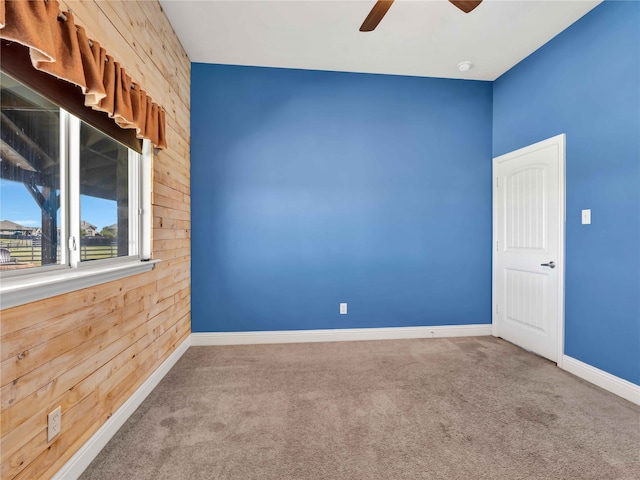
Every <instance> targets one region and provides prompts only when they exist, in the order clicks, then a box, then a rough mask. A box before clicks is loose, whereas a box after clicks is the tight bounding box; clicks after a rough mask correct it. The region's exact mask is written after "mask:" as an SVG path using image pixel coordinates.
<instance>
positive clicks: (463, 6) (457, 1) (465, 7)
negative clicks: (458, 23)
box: [449, 0, 482, 13]
mask: <svg viewBox="0 0 640 480" xmlns="http://www.w3.org/2000/svg"><path fill="white" fill-rule="evenodd" d="M449 1H450V2H451V3H453V4H454V5H455V6H456V7H458V8H459V9H460V10H462V11H463V12H464V13H469V12H470V11H471V10H473V9H474V8H476V7H477V6H478V5H480V4H481V3H482V0H476V1H466V0H449Z"/></svg>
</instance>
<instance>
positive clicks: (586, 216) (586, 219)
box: [582, 209, 591, 225]
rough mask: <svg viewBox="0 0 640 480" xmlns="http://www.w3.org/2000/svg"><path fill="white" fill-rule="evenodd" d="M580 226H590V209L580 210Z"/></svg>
mask: <svg viewBox="0 0 640 480" xmlns="http://www.w3.org/2000/svg"><path fill="white" fill-rule="evenodd" d="M582 224H583V225H591V209H588V210H582Z"/></svg>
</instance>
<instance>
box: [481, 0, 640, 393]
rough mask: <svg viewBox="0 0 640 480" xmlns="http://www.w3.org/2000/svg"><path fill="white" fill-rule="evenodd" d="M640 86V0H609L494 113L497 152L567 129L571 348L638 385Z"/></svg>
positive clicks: (507, 88) (559, 41) (511, 78)
mask: <svg viewBox="0 0 640 480" xmlns="http://www.w3.org/2000/svg"><path fill="white" fill-rule="evenodd" d="M639 86H640V3H638V2H605V3H603V4H601V5H600V6H598V7H596V8H595V9H594V10H593V11H592V12H590V13H589V14H587V15H586V16H585V17H583V18H582V19H581V20H580V21H578V22H577V23H575V24H574V25H573V26H572V27H570V28H569V29H567V30H565V31H564V32H563V33H562V34H560V35H559V36H558V37H556V38H555V39H554V40H552V41H551V42H549V43H548V44H546V45H545V46H544V47H542V48H541V49H539V50H538V51H536V52H535V53H534V54H533V55H531V56H529V57H528V58H527V59H525V60H524V61H523V62H521V63H520V64H518V65H517V66H516V67H514V68H513V69H512V70H510V71H509V72H507V73H506V74H504V75H503V76H502V77H500V78H499V79H498V80H496V82H495V83H494V112H493V113H494V117H493V120H494V124H493V125H494V128H493V154H494V156H497V155H501V154H503V153H506V152H509V151H511V150H514V149H517V148H520V147H523V146H525V145H528V144H531V143H534V142H537V141H539V140H543V139H545V138H548V137H551V136H554V135H557V134H559V133H566V134H567V178H566V185H567V190H566V197H567V224H566V262H567V265H566V287H565V288H566V308H565V315H566V318H565V353H566V354H567V355H569V356H571V357H574V358H576V359H578V360H581V361H583V362H586V363H588V364H591V365H593V366H595V367H597V368H600V369H602V370H605V371H607V372H610V373H612V374H614V375H617V376H619V377H622V378H624V379H626V380H629V381H631V382H634V383H636V384H640V87H639ZM584 208H590V209H591V212H592V224H591V225H581V221H580V220H581V217H580V211H581V209H584Z"/></svg>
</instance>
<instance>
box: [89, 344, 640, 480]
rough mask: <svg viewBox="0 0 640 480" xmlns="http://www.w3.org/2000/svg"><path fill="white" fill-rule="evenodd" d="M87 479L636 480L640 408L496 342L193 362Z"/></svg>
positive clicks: (282, 350)
mask: <svg viewBox="0 0 640 480" xmlns="http://www.w3.org/2000/svg"><path fill="white" fill-rule="evenodd" d="M81 478H82V479H84V480H88V479H92V480H102V479H110V480H111V479H117V480H125V479H136V480H146V479H149V480H151V479H153V480H157V479H167V480H181V479H188V480H205V479H207V480H208V479H220V480H222V479H225V480H226V479H229V480H231V479H233V480H236V479H237V480H250V479H255V480H271V479H273V480H289V479H291V480H294V479H295V480H307V479H308V480H356V479H373V480H377V479H380V480H393V479H492V480H493V479H509V480H515V479H552V480H563V479H594V480H605V479H607V480H608V479H625V480H632V479H639V478H640V407H637V406H635V405H633V404H632V403H630V402H627V401H626V400H623V399H621V398H619V397H617V396H615V395H613V394H610V393H608V392H606V391H604V390H602V389H600V388H598V387H595V386H593V385H591V384H589V383H587V382H583V381H582V380H580V379H578V378H576V377H574V376H572V375H570V374H568V373H567V372H564V371H562V370H560V369H558V368H557V367H556V366H555V365H554V364H552V363H551V362H549V361H547V360H544V359H542V358H540V357H538V356H535V355H533V354H531V353H528V352H525V351H524V350H521V349H520V348H517V347H515V346H513V345H511V344H509V343H507V342H505V341H502V340H500V339H496V338H493V337H466V338H446V339H424V340H393V341H375V342H338V343H310V344H289V345H248V346H224V347H191V348H190V349H189V350H188V351H187V353H186V354H185V355H184V356H183V357H182V358H181V359H180V361H179V362H178V363H177V364H176V365H175V367H174V368H173V369H172V370H171V372H169V374H168V375H167V376H166V377H165V378H164V379H163V380H162V382H161V383H160V384H159V385H158V387H157V388H156V389H155V390H154V391H153V392H152V394H151V395H150V396H149V397H148V398H147V399H146V400H145V402H144V403H143V404H142V405H141V406H140V408H139V409H138V410H137V411H136V412H135V413H134V414H133V415H132V417H131V418H130V419H129V421H128V422H127V423H126V424H125V425H124V426H123V427H122V429H121V430H120V431H119V432H118V433H117V434H116V435H115V436H114V438H113V439H112V440H111V441H110V443H109V444H108V445H107V446H106V447H105V449H104V450H103V451H102V452H101V453H100V455H99V456H98V457H96V459H95V460H94V462H93V463H92V464H91V465H90V466H89V468H88V469H87V470H86V471H85V473H84V475H83V476H82V477H81Z"/></svg>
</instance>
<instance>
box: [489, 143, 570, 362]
mask: <svg viewBox="0 0 640 480" xmlns="http://www.w3.org/2000/svg"><path fill="white" fill-rule="evenodd" d="M554 145H555V146H557V148H558V172H557V173H558V225H557V227H558V237H559V238H558V259H557V262H556V263H557V264H558V266H557V270H556V271H557V275H558V292H557V293H558V335H557V338H558V346H557V352H558V359H557V362H556V363H557V365H558V367H560V368H562V363H563V357H564V291H565V225H566V179H565V168H566V135H565V134H564V133H562V134H560V135H556V136H555V137H551V138H548V139H546V140H542V141H540V142H537V143H534V144H532V145H528V146H526V147H523V148H519V149H517V150H514V151H512V152H509V153H505V154H504V155H500V156H497V157H494V158H493V163H492V185H493V187H492V191H493V193H492V201H493V208H492V213H493V216H492V223H493V228H492V230H493V235H492V241H491V333H492V335H493V336H494V337H498V336H499V334H500V332H499V329H498V322H497V320H498V319H497V314H496V310H497V305H498V304H497V298H496V280H497V279H496V251H497V246H498V244H497V241H498V232H497V218H498V217H497V213H498V212H497V208H498V198H497V188H498V176H497V175H496V167H497V165H498V164H500V163H502V162H504V161H507V160H510V159H511V158H514V157H517V156H520V155H523V154H528V153H533V152H536V151H537V150H540V149H543V148H548V147H550V146H554Z"/></svg>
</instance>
